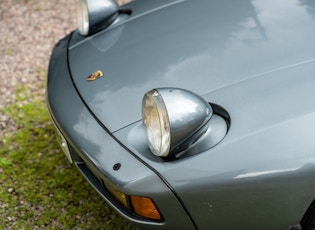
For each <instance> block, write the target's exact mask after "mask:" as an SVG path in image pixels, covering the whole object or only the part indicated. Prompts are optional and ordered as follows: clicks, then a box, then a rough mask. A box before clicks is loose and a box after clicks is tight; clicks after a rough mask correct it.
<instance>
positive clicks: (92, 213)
mask: <svg viewBox="0 0 315 230" xmlns="http://www.w3.org/2000/svg"><path fill="white" fill-rule="evenodd" d="M29 98H32V99H31V100H29ZM1 112H2V113H5V114H6V115H8V116H9V117H10V118H11V119H12V120H13V122H14V123H15V124H16V126H17V129H16V131H15V132H14V133H13V134H12V133H11V134H7V135H5V137H3V138H1V139H2V140H1V139H0V183H1V186H0V229H36V228H39V229H131V227H130V226H129V225H128V224H127V222H125V221H124V220H123V219H122V218H121V217H119V216H118V215H117V214H116V213H115V212H114V211H113V210H112V209H111V208H110V207H109V206H108V205H107V204H106V203H105V202H104V201H103V200H102V198H101V197H100V196H99V195H98V194H97V192H96V191H94V190H93V189H92V187H91V186H90V185H89V184H88V183H87V182H86V181H85V180H84V179H83V176H82V175H81V174H80V173H79V172H78V170H77V169H76V168H75V166H73V165H71V164H70V163H68V161H67V159H66V157H65V155H64V154H63V153H62V152H61V150H60V148H59V146H58V144H57V142H56V138H55V133H54V130H53V126H52V124H51V122H50V118H49V114H48V111H47V108H46V104H45V102H44V100H43V99H42V96H40V95H39V96H38V95H37V96H36V95H35V96H34V95H31V92H30V91H29V89H27V88H21V89H19V90H18V91H17V95H16V102H15V103H14V104H12V105H11V106H9V107H7V108H5V109H3V110H2V111H1Z"/></svg>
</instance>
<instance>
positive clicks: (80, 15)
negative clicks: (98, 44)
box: [77, 0, 118, 36]
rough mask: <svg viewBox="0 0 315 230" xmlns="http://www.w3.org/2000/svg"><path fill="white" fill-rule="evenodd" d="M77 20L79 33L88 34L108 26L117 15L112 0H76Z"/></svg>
mask: <svg viewBox="0 0 315 230" xmlns="http://www.w3.org/2000/svg"><path fill="white" fill-rule="evenodd" d="M78 1H79V3H78V7H77V22H78V30H79V32H80V34H81V35H83V36H88V35H92V34H95V33H97V32H98V31H100V30H102V29H104V28H106V27H107V26H109V25H110V24H111V23H112V22H113V21H114V20H115V19H116V18H117V16H118V5H117V3H116V2H115V1H114V0H97V1H95V0H78Z"/></svg>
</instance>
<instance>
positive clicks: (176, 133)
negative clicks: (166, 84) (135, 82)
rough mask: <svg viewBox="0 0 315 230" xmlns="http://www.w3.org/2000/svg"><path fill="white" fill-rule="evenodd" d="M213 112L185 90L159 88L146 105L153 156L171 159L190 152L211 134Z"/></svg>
mask: <svg viewBox="0 0 315 230" xmlns="http://www.w3.org/2000/svg"><path fill="white" fill-rule="evenodd" d="M212 114H213V111H212V108H211V106H210V104H209V103H207V102H206V101H205V100H204V99H203V98H201V97H200V96H198V95H196V94H194V93H192V92H190V91H188V90H184V89H175V88H159V89H153V90H151V91H149V92H147V93H146V94H145V95H144V97H143V101H142V119H143V124H144V126H145V128H146V135H147V139H148V145H149V148H150V150H151V152H152V153H153V154H155V155H156V156H160V157H169V156H172V155H173V154H175V153H179V152H180V151H182V150H184V149H186V148H188V147H189V146H190V145H191V144H192V143H194V142H195V141H196V140H197V139H198V138H199V137H200V136H201V135H202V134H203V133H205V132H206V130H207V123H208V121H209V120H210V118H211V116H212Z"/></svg>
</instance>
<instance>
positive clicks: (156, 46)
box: [47, 0, 315, 230]
mask: <svg viewBox="0 0 315 230" xmlns="http://www.w3.org/2000/svg"><path fill="white" fill-rule="evenodd" d="M47 103H48V107H49V111H50V114H51V117H52V120H53V123H54V124H55V126H56V130H57V133H58V138H59V141H60V144H61V147H62V149H63V150H64V152H65V154H66V155H67V157H68V158H69V160H70V161H71V162H72V163H73V164H74V165H75V166H77V167H78V169H79V170H80V171H81V172H82V174H83V175H84V176H85V178H86V179H87V180H88V181H89V182H90V183H91V185H92V186H93V187H94V188H95V189H96V190H97V191H98V192H99V194H100V195H101V196H102V197H103V198H104V199H105V200H106V201H107V202H108V204H110V205H111V206H112V207H113V209H115V210H116V211H117V212H118V213H120V214H121V215H122V216H123V217H125V218H126V219H127V220H129V221H131V222H132V223H133V224H135V225H137V226H140V227H141V228H161V229H175V228H176V229H303V230H304V229H314V228H315V202H314V199H315V1H313V0H277V1H269V0H235V1H228V0H199V1H193V0H159V1H157V0H136V1H133V2H131V3H128V4H126V5H122V6H118V5H117V4H116V2H115V1H113V0H94V1H93V0H80V1H78V29H77V30H75V31H73V32H72V33H71V34H69V35H68V36H66V37H65V38H63V39H61V40H60V41H59V42H58V43H57V44H56V45H55V47H54V50H53V53H52V56H51V61H50V66H49V72H48V81H47Z"/></svg>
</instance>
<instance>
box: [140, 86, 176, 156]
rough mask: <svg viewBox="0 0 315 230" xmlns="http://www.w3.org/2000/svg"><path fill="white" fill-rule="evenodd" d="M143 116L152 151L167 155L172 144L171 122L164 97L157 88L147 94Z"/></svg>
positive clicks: (144, 100)
mask: <svg viewBox="0 0 315 230" xmlns="http://www.w3.org/2000/svg"><path fill="white" fill-rule="evenodd" d="M142 117H143V123H144V125H145V126H146V130H147V137H148V144H149V147H150V149H151V151H152V153H153V154H155V155H157V156H167V155H168V153H169V151H170V144H171V136H170V123H169V119H168V114H167V111H166V108H165V105H164V101H163V98H162V97H161V95H160V94H159V93H158V91H157V90H151V91H150V92H148V93H146V94H145V96H144V98H143V101H142Z"/></svg>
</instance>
